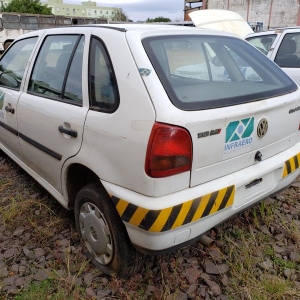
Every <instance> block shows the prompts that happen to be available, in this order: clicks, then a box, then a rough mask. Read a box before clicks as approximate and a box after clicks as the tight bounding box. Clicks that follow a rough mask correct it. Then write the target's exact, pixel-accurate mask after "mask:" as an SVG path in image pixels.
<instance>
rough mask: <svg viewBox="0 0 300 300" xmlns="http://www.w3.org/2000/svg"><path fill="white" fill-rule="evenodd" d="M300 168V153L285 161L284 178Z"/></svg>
mask: <svg viewBox="0 0 300 300" xmlns="http://www.w3.org/2000/svg"><path fill="white" fill-rule="evenodd" d="M299 166H300V153H298V154H297V155H295V156H293V157H292V158H290V159H289V160H286V161H285V163H284V170H283V175H282V178H284V177H286V176H288V175H289V174H291V173H292V172H294V171H295V170H297V169H298V168H299Z"/></svg>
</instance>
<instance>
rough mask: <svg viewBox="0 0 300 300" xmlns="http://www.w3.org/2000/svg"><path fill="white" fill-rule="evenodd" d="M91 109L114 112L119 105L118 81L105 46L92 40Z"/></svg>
mask: <svg viewBox="0 0 300 300" xmlns="http://www.w3.org/2000/svg"><path fill="white" fill-rule="evenodd" d="M89 93H90V103H91V109H95V110H99V111H103V112H114V111H115V110H116V109H117V107H118V105H119V93H118V88H117V81H116V79H115V76H114V72H113V69H112V65H111V62H110V59H109V57H108V55H107V53H106V50H105V48H104V47H103V44H102V43H101V42H100V41H99V40H98V39H96V38H92V41H91V48H90V60H89Z"/></svg>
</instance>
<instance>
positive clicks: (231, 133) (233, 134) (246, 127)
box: [224, 117, 254, 153]
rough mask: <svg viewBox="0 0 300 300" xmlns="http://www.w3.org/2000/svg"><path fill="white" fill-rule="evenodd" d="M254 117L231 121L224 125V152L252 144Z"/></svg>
mask: <svg viewBox="0 0 300 300" xmlns="http://www.w3.org/2000/svg"><path fill="white" fill-rule="evenodd" d="M253 129H254V117H252V118H247V119H242V120H239V121H233V122H230V123H229V124H228V126H227V127H226V140H225V148H224V152H225V153H230V152H233V151H237V150H241V149H244V148H248V147H250V146H251V144H252V141H253V139H252V133H253Z"/></svg>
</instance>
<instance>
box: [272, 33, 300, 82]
mask: <svg viewBox="0 0 300 300" xmlns="http://www.w3.org/2000/svg"><path fill="white" fill-rule="evenodd" d="M270 58H271V60H273V61H274V62H275V63H276V64H277V65H278V66H279V67H281V68H282V69H283V70H284V72H286V73H287V74H288V75H289V76H290V77H291V78H292V79H293V80H294V81H295V82H296V83H297V84H298V85H300V29H287V30H284V32H283V33H282V34H281V35H280V37H279V40H278V42H277V43H276V46H275V48H274V51H273V52H272V54H271V56H270Z"/></svg>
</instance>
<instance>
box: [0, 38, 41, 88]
mask: <svg viewBox="0 0 300 300" xmlns="http://www.w3.org/2000/svg"><path fill="white" fill-rule="evenodd" d="M36 41H37V37H32V38H28V39H24V40H20V41H17V42H15V43H14V44H13V45H12V46H11V47H10V48H9V50H8V51H7V52H6V53H5V54H4V56H2V58H1V61H0V85H1V86H5V87H10V88H13V89H19V87H20V84H21V81H22V79H23V74H24V71H25V68H26V65H27V62H28V59H29V56H30V54H31V52H32V50H33V48H34V45H35V43H36Z"/></svg>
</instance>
